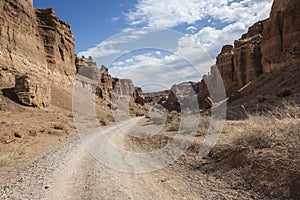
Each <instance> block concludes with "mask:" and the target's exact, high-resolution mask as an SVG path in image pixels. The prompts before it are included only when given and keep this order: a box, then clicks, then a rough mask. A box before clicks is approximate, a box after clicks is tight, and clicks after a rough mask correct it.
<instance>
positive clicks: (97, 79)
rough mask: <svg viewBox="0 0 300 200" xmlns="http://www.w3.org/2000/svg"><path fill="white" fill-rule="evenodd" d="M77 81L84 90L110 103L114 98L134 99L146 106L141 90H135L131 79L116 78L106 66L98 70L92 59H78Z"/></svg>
mask: <svg viewBox="0 0 300 200" xmlns="http://www.w3.org/2000/svg"><path fill="white" fill-rule="evenodd" d="M76 69H77V78H76V79H77V80H76V83H77V84H79V85H80V86H81V87H82V88H86V89H88V90H89V91H90V92H92V93H95V94H96V95H97V96H98V97H100V98H101V99H103V100H105V101H106V102H110V101H111V98H112V96H114V97H119V96H128V97H133V98H134V99H135V101H136V103H139V104H141V105H144V103H145V99H144V94H143V92H142V90H141V88H135V87H134V85H133V82H132V81H131V80H130V79H120V78H114V77H112V76H111V75H110V73H109V71H108V68H107V67H105V66H104V65H102V66H101V68H100V69H98V67H97V64H96V62H94V61H93V58H92V57H89V58H85V57H81V58H78V57H77V58H76Z"/></svg>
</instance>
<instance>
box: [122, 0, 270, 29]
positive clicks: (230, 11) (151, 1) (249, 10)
mask: <svg viewBox="0 0 300 200" xmlns="http://www.w3.org/2000/svg"><path fill="white" fill-rule="evenodd" d="M271 3H272V0H243V1H240V2H232V1H228V0H189V1H182V0H139V1H138V3H137V4H136V5H135V8H134V9H132V10H131V11H129V12H128V13H127V14H126V16H127V20H128V21H129V23H130V24H131V25H143V26H147V27H151V28H172V27H175V26H177V25H179V24H182V23H185V24H194V23H195V22H197V21H199V20H202V19H205V18H206V17H208V16H210V17H212V18H214V19H218V20H221V21H223V22H235V21H245V24H249V21H251V23H253V22H254V21H257V20H258V19H263V18H266V17H267V16H268V14H269V9H270V6H271ZM255 14H256V16H255Z"/></svg>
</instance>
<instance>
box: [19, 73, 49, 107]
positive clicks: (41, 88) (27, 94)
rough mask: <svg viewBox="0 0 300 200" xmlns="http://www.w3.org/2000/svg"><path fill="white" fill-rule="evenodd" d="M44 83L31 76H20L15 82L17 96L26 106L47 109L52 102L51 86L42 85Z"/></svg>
mask: <svg viewBox="0 0 300 200" xmlns="http://www.w3.org/2000/svg"><path fill="white" fill-rule="evenodd" d="M41 83H42V81H41V80H38V79H37V78H35V77H31V76H29V75H20V76H17V77H16V80H15V88H14V90H15V94H16V95H17V97H18V99H19V100H20V102H21V103H22V104H24V105H28V106H33V107H47V106H49V105H48V104H46V103H49V102H51V90H50V88H49V86H48V85H47V84H46V83H45V84H41Z"/></svg>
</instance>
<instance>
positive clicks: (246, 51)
mask: <svg viewBox="0 0 300 200" xmlns="http://www.w3.org/2000/svg"><path fill="white" fill-rule="evenodd" d="M262 30H263V23H262V22H257V23H255V24H254V25H253V26H251V27H250V28H249V30H248V32H247V33H246V34H244V35H243V36H242V38H241V39H239V40H236V41H235V42H234V49H233V52H234V59H233V60H234V70H233V73H234V75H233V76H236V80H237V82H238V86H239V87H243V86H244V85H246V84H247V83H249V82H251V81H253V80H254V79H256V78H257V77H258V76H260V75H261V74H262V68H263V67H262V64H261V57H262V55H261V49H260V46H261V40H262V35H261V34H262ZM220 73H221V72H220ZM221 74H222V73H221ZM222 77H224V75H223V74H222ZM233 81H235V79H233ZM225 88H228V87H226V86H225Z"/></svg>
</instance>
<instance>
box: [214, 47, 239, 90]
mask: <svg viewBox="0 0 300 200" xmlns="http://www.w3.org/2000/svg"><path fill="white" fill-rule="evenodd" d="M216 64H217V67H218V69H219V72H220V73H221V75H222V77H223V81H224V87H225V88H229V87H230V86H232V85H233V84H234V83H235V81H236V72H235V67H234V53H233V46H232V45H225V46H224V47H223V48H222V50H221V53H220V54H219V55H218V56H217V62H216Z"/></svg>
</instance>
